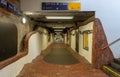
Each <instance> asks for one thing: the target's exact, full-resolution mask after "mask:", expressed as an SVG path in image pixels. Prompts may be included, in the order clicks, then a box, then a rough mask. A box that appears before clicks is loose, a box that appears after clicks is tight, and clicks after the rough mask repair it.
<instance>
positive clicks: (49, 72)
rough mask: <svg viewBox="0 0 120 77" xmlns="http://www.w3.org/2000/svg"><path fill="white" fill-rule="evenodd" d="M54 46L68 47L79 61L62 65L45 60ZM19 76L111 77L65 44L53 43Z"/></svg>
mask: <svg viewBox="0 0 120 77" xmlns="http://www.w3.org/2000/svg"><path fill="white" fill-rule="evenodd" d="M53 48H58V49H59V48H66V49H68V50H69V51H70V52H71V53H72V55H73V56H74V57H75V58H76V59H77V60H78V61H79V62H78V63H76V64H71V65H61V64H51V63H48V62H46V61H44V60H43V59H44V57H45V56H46V55H48V54H49V53H50V52H51V49H53ZM17 77H109V76H108V75H106V74H105V73H104V72H102V71H101V70H100V69H95V68H93V67H92V65H91V64H90V63H88V61H87V60H85V58H83V57H82V56H80V55H79V54H78V53H76V52H75V51H73V50H72V49H71V48H70V47H69V46H67V45H65V44H52V45H50V46H49V47H48V48H47V49H46V50H44V51H42V53H41V54H40V55H39V56H38V57H37V58H36V59H34V60H33V61H32V63H29V64H26V65H25V66H24V68H23V70H22V71H21V72H20V74H19V75H18V76H17Z"/></svg>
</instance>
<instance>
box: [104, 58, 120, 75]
mask: <svg viewBox="0 0 120 77" xmlns="http://www.w3.org/2000/svg"><path fill="white" fill-rule="evenodd" d="M102 69H103V71H104V72H106V73H107V74H108V75H109V76H110V77H120V58H117V59H114V61H112V62H110V63H109V64H108V65H104V66H103V67H102Z"/></svg>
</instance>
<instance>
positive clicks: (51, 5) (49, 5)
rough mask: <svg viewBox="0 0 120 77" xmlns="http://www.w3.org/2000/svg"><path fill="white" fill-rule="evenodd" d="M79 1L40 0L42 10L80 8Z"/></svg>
mask: <svg viewBox="0 0 120 77" xmlns="http://www.w3.org/2000/svg"><path fill="white" fill-rule="evenodd" d="M80 5H81V4H80V2H68V3H67V2H64V3H62V2H42V10H80V8H81V6H80Z"/></svg>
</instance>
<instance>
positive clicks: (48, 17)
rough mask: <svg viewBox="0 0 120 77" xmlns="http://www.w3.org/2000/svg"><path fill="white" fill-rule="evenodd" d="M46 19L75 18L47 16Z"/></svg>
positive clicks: (69, 17) (71, 17)
mask: <svg viewBox="0 0 120 77" xmlns="http://www.w3.org/2000/svg"><path fill="white" fill-rule="evenodd" d="M45 17H46V19H73V16H45Z"/></svg>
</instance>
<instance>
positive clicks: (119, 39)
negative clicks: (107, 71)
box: [101, 38, 120, 50]
mask: <svg viewBox="0 0 120 77" xmlns="http://www.w3.org/2000/svg"><path fill="white" fill-rule="evenodd" d="M118 41H120V38H118V39H116V40H115V41H113V42H111V43H110V44H108V45H106V46H104V47H102V48H101V49H102V50H103V49H106V48H107V47H109V46H111V45H113V44H114V43H116V42H118Z"/></svg>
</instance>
